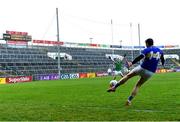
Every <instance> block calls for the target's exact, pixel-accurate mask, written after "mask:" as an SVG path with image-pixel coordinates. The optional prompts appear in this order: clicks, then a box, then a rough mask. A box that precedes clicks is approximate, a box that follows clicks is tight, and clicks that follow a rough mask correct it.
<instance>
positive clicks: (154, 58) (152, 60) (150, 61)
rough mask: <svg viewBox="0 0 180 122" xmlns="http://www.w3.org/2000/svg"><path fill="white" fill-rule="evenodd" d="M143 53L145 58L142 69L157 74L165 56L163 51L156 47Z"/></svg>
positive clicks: (149, 48) (146, 49) (148, 48)
mask: <svg viewBox="0 0 180 122" xmlns="http://www.w3.org/2000/svg"><path fill="white" fill-rule="evenodd" d="M141 53H142V55H144V57H145V58H144V61H143V63H142V64H141V67H142V68H144V69H147V70H149V71H151V72H156V69H157V66H158V62H159V59H160V57H161V55H162V54H163V52H162V50H160V49H159V48H157V47H155V46H151V47H147V48H145V49H144V50H143V51H142V52H141Z"/></svg>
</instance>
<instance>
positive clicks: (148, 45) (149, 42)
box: [145, 38, 154, 47]
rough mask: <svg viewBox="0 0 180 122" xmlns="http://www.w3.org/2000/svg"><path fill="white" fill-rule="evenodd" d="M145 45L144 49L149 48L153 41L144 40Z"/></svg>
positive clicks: (149, 39)
mask: <svg viewBox="0 0 180 122" xmlns="http://www.w3.org/2000/svg"><path fill="white" fill-rule="evenodd" d="M145 43H146V47H150V46H152V45H153V43H154V41H153V39H151V38H148V39H146V40H145Z"/></svg>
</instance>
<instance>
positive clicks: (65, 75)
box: [61, 74, 70, 79]
mask: <svg viewBox="0 0 180 122" xmlns="http://www.w3.org/2000/svg"><path fill="white" fill-rule="evenodd" d="M69 78H70V77H69V74H61V79H69Z"/></svg>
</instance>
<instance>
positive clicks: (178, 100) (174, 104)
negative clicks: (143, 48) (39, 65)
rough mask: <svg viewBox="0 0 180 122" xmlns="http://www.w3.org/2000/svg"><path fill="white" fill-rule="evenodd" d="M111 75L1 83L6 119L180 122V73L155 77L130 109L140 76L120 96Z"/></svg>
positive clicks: (0, 107) (0, 106) (1, 115)
mask: <svg viewBox="0 0 180 122" xmlns="http://www.w3.org/2000/svg"><path fill="white" fill-rule="evenodd" d="M110 79H111V77H101V78H100V77H99V78H89V79H88V78H85V79H72V80H56V81H35V82H29V83H17V84H4V85H0V121H6V120H14V121H15V120H16V121H18V120H22V121H35V120H37V121H44V120H47V121H51V120H54V121H66V120H67V121H68V120H70V121H81V120H84V121H96V120H97V121H105V120H106V121H120V120H127V121H139V120H144V121H146V120H148V121H180V73H163V74H155V75H154V76H153V77H152V79H150V80H149V81H147V82H146V83H145V84H144V85H143V87H142V88H141V89H140V91H139V93H138V95H137V96H136V97H135V98H134V100H133V103H132V106H129V107H127V106H124V104H125V101H126V100H127V97H128V96H129V94H130V92H131V90H132V88H133V86H134V85H135V83H136V80H137V79H138V77H135V78H133V79H131V80H129V81H128V82H127V83H126V84H125V85H123V86H120V87H119V88H118V89H117V91H116V92H115V93H107V92H106V89H107V88H108V84H109V81H110Z"/></svg>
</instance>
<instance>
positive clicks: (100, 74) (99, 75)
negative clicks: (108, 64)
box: [96, 72, 108, 77]
mask: <svg viewBox="0 0 180 122" xmlns="http://www.w3.org/2000/svg"><path fill="white" fill-rule="evenodd" d="M96 76H97V77H101V76H108V73H105V72H101V73H100V72H98V73H96Z"/></svg>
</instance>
